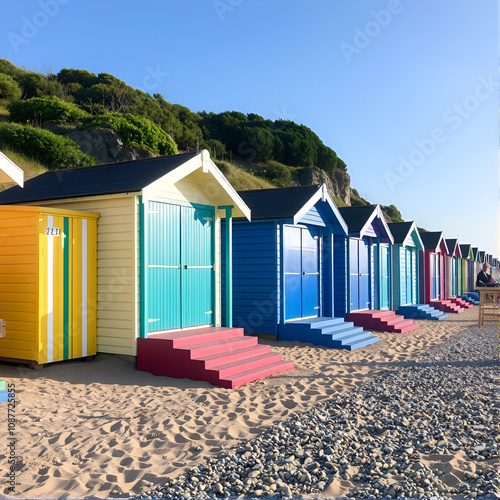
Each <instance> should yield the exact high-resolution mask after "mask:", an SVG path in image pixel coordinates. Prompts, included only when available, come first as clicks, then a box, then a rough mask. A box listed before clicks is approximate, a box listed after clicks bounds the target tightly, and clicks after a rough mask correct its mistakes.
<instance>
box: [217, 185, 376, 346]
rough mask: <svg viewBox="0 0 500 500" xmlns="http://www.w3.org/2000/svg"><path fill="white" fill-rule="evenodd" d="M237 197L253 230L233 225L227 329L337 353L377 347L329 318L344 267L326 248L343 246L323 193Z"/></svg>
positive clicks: (287, 191)
mask: <svg viewBox="0 0 500 500" xmlns="http://www.w3.org/2000/svg"><path fill="white" fill-rule="evenodd" d="M238 194H239V196H240V197H241V198H242V200H243V201H244V202H245V204H247V206H248V207H249V208H250V210H251V212H252V222H248V221H245V220H244V219H241V218H240V219H234V221H233V230H232V235H233V242H232V247H233V251H232V256H233V280H232V292H233V310H232V319H233V325H234V326H238V327H243V328H244V329H245V332H246V333H253V334H264V335H271V336H272V338H276V336H277V337H278V338H279V340H296V341H301V342H310V343H313V344H316V345H324V346H329V347H337V348H344V349H355V348H357V347H362V346H365V345H368V344H371V343H373V342H375V341H376V340H378V338H377V337H373V336H371V335H370V334H369V332H364V331H363V329H362V328H355V327H354V326H353V324H352V323H346V322H345V321H344V316H343V315H341V317H338V318H334V317H333V316H334V302H335V300H337V299H338V300H340V301H343V302H345V300H346V288H345V262H344V261H343V260H342V261H341V262H340V263H337V262H336V261H335V260H334V252H333V248H334V247H335V246H337V245H342V246H343V245H344V244H345V238H346V236H347V225H346V223H345V221H344V220H343V218H342V217H341V215H340V213H339V210H338V208H337V207H336V205H335V203H334V202H333V200H332V198H331V197H330V195H329V194H328V191H327V188H326V185H325V184H322V185H320V186H306V187H292V188H276V189H259V190H252V191H239V192H238ZM222 234H223V235H224V234H225V231H222ZM222 267H223V268H224V267H225V266H222ZM223 282H224V279H223ZM226 290H227V287H226ZM223 303H224V301H223ZM225 316H227V315H225Z"/></svg>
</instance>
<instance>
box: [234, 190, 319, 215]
mask: <svg viewBox="0 0 500 500" xmlns="http://www.w3.org/2000/svg"><path fill="white" fill-rule="evenodd" d="M318 189H319V186H318V185H316V186H300V187H291V188H271V189H252V190H251V191H238V194H239V195H240V196H241V198H242V199H243V201H244V202H245V203H246V204H247V205H248V207H249V208H250V210H251V211H252V220H258V219H290V218H292V217H294V215H295V214H296V213H297V212H298V211H299V210H300V209H301V208H302V207H303V206H304V205H305V204H306V203H307V202H308V201H309V200H310V199H311V197H312V196H313V195H314V194H315V193H316V192H317V191H318Z"/></svg>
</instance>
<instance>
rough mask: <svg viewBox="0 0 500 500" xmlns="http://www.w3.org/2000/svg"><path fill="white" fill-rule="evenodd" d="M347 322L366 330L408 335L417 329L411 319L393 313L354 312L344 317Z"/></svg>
mask: <svg viewBox="0 0 500 500" xmlns="http://www.w3.org/2000/svg"><path fill="white" fill-rule="evenodd" d="M346 320H347V321H352V322H353V323H354V324H355V325H356V326H360V327H362V328H365V329H367V330H379V331H381V332H394V333H408V332H411V331H413V330H416V329H417V328H418V325H417V324H415V323H413V321H412V320H411V319H405V317H404V316H400V315H397V314H396V313H395V312H394V311H376V310H375V311H355V312H352V313H350V314H347V315H346Z"/></svg>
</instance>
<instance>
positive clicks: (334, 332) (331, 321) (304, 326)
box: [279, 317, 378, 350]
mask: <svg viewBox="0 0 500 500" xmlns="http://www.w3.org/2000/svg"><path fill="white" fill-rule="evenodd" d="M279 339H280V340H288V341H292V342H293V341H298V342H308V343H311V344H314V345H321V346H326V347H333V348H336V349H348V350H353V349H358V348H360V347H364V346H367V345H370V344H373V343H374V342H377V340H378V337H375V336H374V335H371V334H370V332H367V331H365V330H363V328H361V327H356V326H354V324H353V323H351V322H347V321H345V320H344V319H343V318H326V317H325V318H311V319H304V320H295V321H289V322H286V323H285V324H284V325H280V326H279Z"/></svg>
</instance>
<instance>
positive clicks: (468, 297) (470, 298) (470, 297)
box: [458, 294, 479, 306]
mask: <svg viewBox="0 0 500 500" xmlns="http://www.w3.org/2000/svg"><path fill="white" fill-rule="evenodd" d="M473 295H475V294H473ZM473 295H469V294H464V295H459V296H458V297H459V298H460V299H463V300H466V301H467V302H469V304H473V305H475V306H478V305H479V299H475V298H474V296H473Z"/></svg>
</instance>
